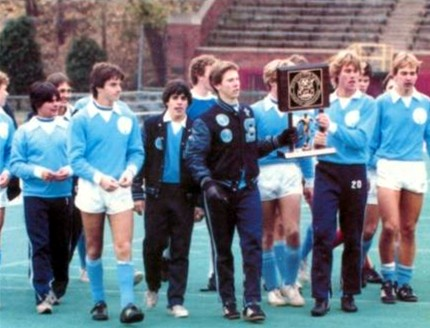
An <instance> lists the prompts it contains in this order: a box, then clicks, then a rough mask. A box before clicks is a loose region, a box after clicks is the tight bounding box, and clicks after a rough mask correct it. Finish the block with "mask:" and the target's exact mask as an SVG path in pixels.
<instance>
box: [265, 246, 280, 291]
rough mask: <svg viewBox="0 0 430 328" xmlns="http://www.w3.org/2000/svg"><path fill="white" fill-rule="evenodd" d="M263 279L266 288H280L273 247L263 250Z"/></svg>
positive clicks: (270, 289)
mask: <svg viewBox="0 0 430 328" xmlns="http://www.w3.org/2000/svg"><path fill="white" fill-rule="evenodd" d="M262 271H263V279H264V284H265V285H266V289H267V290H268V291H272V290H274V289H276V288H278V275H277V271H276V261H275V253H274V252H273V250H272V249H270V250H267V251H263V270H262Z"/></svg>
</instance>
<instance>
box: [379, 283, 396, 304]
mask: <svg viewBox="0 0 430 328" xmlns="http://www.w3.org/2000/svg"><path fill="white" fill-rule="evenodd" d="M394 292H395V290H394V285H393V283H392V282H391V280H387V281H385V282H384V283H383V284H382V286H381V301H382V303H385V304H394V303H396V297H395V295H394Z"/></svg>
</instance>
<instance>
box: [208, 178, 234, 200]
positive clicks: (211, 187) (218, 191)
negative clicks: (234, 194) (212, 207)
mask: <svg viewBox="0 0 430 328" xmlns="http://www.w3.org/2000/svg"><path fill="white" fill-rule="evenodd" d="M202 189H203V191H204V192H205V194H206V197H207V198H208V200H210V201H218V202H222V203H227V202H228V198H227V194H226V193H225V192H224V190H223V189H222V187H221V186H220V185H218V183H216V182H215V181H214V180H212V179H211V178H204V179H203V181H202Z"/></svg>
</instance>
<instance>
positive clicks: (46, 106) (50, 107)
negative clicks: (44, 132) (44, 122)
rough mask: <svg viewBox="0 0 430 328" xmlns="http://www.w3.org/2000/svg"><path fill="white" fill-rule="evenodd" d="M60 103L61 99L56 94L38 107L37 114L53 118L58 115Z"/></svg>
mask: <svg viewBox="0 0 430 328" xmlns="http://www.w3.org/2000/svg"><path fill="white" fill-rule="evenodd" d="M60 104H61V102H60V100H59V99H57V97H55V96H54V97H53V98H52V100H51V101H46V102H44V103H43V105H42V106H41V107H39V108H38V109H37V116H40V117H43V118H51V117H54V116H57V115H58V110H59V108H60Z"/></svg>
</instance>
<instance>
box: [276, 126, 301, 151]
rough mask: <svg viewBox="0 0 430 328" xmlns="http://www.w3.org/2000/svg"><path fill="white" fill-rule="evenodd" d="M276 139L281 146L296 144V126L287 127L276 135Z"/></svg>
mask: <svg viewBox="0 0 430 328" xmlns="http://www.w3.org/2000/svg"><path fill="white" fill-rule="evenodd" d="M276 139H277V141H278V144H279V146H286V145H294V144H295V143H296V142H297V129H296V128H295V127H294V126H293V127H292V128H288V129H285V130H284V131H282V132H281V133H280V134H278V135H277V136H276Z"/></svg>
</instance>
